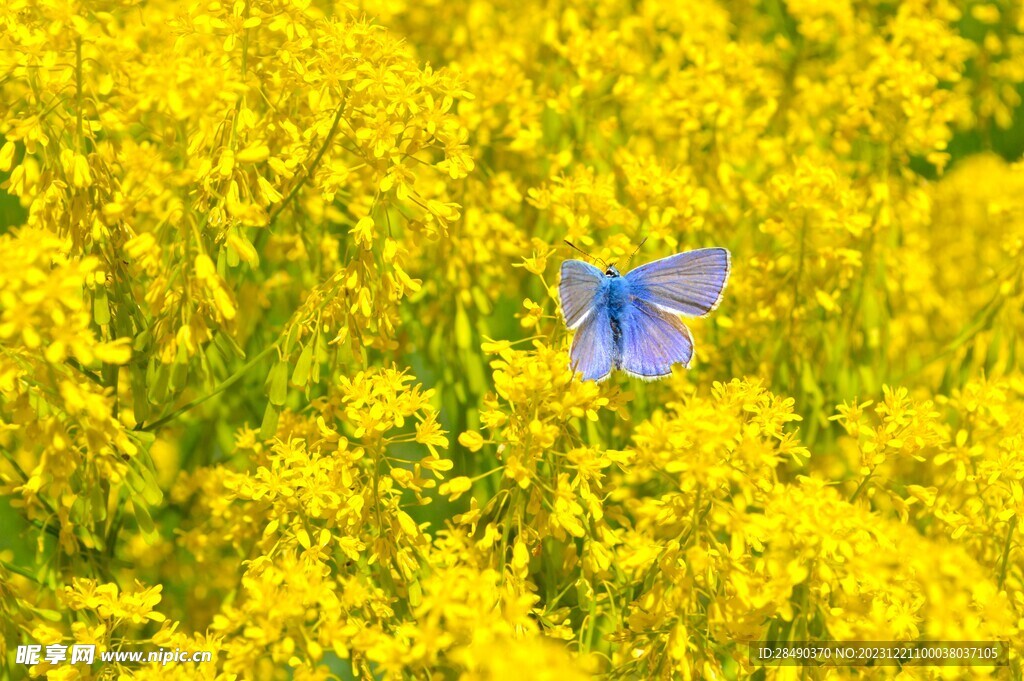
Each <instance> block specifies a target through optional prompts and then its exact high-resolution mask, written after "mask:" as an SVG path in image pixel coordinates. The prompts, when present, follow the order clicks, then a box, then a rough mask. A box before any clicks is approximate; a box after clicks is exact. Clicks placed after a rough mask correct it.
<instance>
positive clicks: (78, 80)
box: [75, 36, 85, 152]
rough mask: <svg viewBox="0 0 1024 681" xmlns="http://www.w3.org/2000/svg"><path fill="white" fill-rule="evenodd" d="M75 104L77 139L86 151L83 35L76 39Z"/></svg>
mask: <svg viewBox="0 0 1024 681" xmlns="http://www.w3.org/2000/svg"><path fill="white" fill-rule="evenodd" d="M75 88H76V91H75V106H76V108H77V109H78V112H77V115H76V117H75V135H76V139H75V141H76V142H77V143H78V149H79V151H82V152H84V151H85V149H84V145H83V143H82V37H81V36H79V37H78V38H77V39H76V40H75Z"/></svg>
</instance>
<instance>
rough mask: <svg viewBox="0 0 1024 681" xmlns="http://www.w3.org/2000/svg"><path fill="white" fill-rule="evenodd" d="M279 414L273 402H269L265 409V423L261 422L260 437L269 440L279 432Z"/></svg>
mask: <svg viewBox="0 0 1024 681" xmlns="http://www.w3.org/2000/svg"><path fill="white" fill-rule="evenodd" d="M278 416H279V414H278V411H277V409H276V408H275V407H274V405H272V404H268V405H267V408H266V409H265V410H264V411H263V423H261V424H260V438H262V439H264V440H269V439H270V438H272V437H273V436H274V433H276V432H277V418H278Z"/></svg>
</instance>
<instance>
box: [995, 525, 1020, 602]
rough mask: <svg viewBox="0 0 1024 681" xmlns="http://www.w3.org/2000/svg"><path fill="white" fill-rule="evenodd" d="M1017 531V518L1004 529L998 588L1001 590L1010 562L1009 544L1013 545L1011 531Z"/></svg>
mask: <svg viewBox="0 0 1024 681" xmlns="http://www.w3.org/2000/svg"><path fill="white" fill-rule="evenodd" d="M1016 529H1017V517H1016V516H1014V517H1013V518H1011V519H1010V526H1009V527H1008V528H1006V545H1005V546H1003V564H1002V566H1001V567H1000V568H999V588H1000V589H1002V588H1003V582H1005V581H1006V567H1007V565H1008V563H1009V560H1010V544H1012V543H1013V531H1014V530H1016Z"/></svg>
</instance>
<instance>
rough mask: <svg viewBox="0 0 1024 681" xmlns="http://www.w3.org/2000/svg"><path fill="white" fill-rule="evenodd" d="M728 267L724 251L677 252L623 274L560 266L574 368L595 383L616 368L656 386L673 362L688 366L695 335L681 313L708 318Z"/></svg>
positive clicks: (573, 262)
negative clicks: (570, 333) (656, 381)
mask: <svg viewBox="0 0 1024 681" xmlns="http://www.w3.org/2000/svg"><path fill="white" fill-rule="evenodd" d="M569 245H570V246H572V244H569ZM573 248H575V246H573ZM577 250H579V249H577ZM730 264H731V263H730V257H729V251H727V250H726V249H724V248H701V249H698V250H695V251H687V252H685V253H677V254H676V255H670V256H669V257H667V258H662V259H661V260H655V261H654V262H650V263H647V264H646V265H641V266H640V267H638V268H636V269H635V270H632V271H630V272H628V273H626V275H625V276H623V275H622V274H620V273H619V271H618V270H617V269H616V268H615V267H611V266H609V267H608V268H607V269H606V270H605V271H604V272H602V271H601V270H599V269H598V268H596V267H594V266H593V265H591V264H589V263H586V262H583V261H582V260H566V261H565V262H563V263H562V280H561V283H560V284H559V286H558V292H559V296H560V297H561V299H562V314H563V315H564V316H565V324H566V326H568V327H569V328H570V329H577V331H576V337H575V338H573V341H572V350H571V351H570V353H569V355H570V358H571V367H572V369H573V371H578V372H579V373H580V374H581V375H582V376H583V380H594V381H598V382H600V381H603V380H604V379H606V378H608V376H609V374H611V372H612V370H613V369H617V370H620V371H624V372H626V373H627V374H629V375H630V376H634V377H636V378H642V379H644V380H648V381H652V380H655V379H658V378H661V377H663V376H668V375H669V374H670V373H672V365H673V364H677V363H678V364H682V365H683V366H685V367H687V368H689V366H690V360H691V359H692V357H693V337H692V336H691V335H690V330H689V329H688V328H686V325H685V324H683V322H682V320H681V319H680V318H679V315H686V316H688V317H703V316H705V315H707V314H708V313H710V312H711V311H712V310H714V309H715V308H716V307H718V303H720V302H721V300H722V293H723V291H724V290H725V284H726V281H727V280H728V278H729V268H730Z"/></svg>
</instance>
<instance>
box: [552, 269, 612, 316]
mask: <svg viewBox="0 0 1024 681" xmlns="http://www.w3.org/2000/svg"><path fill="white" fill-rule="evenodd" d="M602 281H604V275H603V274H601V270H599V269H597V268H596V267H594V266H593V265H591V264H590V263H585V262H583V261H582V260H566V261H565V262H563V263H562V280H561V282H559V284H558V297H559V298H561V299H562V314H563V315H565V325H566V326H568V327H569V328H570V329H575V328H576V327H577V326H579V325H580V323H581V322H582V321H583V320H584V319H586V317H587V315H589V314H590V313H591V310H592V307H593V305H594V296H596V295H597V291H598V290H599V289H600V288H601V282H602Z"/></svg>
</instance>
